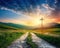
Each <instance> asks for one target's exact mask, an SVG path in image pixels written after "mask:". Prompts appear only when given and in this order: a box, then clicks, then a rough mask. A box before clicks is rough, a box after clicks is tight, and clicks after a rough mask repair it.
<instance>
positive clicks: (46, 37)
mask: <svg viewBox="0 0 60 48" xmlns="http://www.w3.org/2000/svg"><path fill="white" fill-rule="evenodd" d="M35 34H36V35H37V36H38V37H40V38H42V39H44V40H46V41H47V42H49V43H51V44H52V45H54V46H56V47H57V48H59V47H60V37H53V36H49V35H44V34H37V33H35Z"/></svg>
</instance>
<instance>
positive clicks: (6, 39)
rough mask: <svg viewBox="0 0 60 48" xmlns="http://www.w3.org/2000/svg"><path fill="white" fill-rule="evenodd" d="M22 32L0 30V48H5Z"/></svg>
mask: <svg viewBox="0 0 60 48" xmlns="http://www.w3.org/2000/svg"><path fill="white" fill-rule="evenodd" d="M22 34H23V32H0V48H7V46H8V45H10V44H11V43H12V42H13V41H14V40H16V39H17V38H19V37H20V36H21V35H22Z"/></svg>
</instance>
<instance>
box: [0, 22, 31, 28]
mask: <svg viewBox="0 0 60 48" xmlns="http://www.w3.org/2000/svg"><path fill="white" fill-rule="evenodd" d="M0 28H3V29H30V27H28V26H25V25H20V24H14V23H4V22H0Z"/></svg>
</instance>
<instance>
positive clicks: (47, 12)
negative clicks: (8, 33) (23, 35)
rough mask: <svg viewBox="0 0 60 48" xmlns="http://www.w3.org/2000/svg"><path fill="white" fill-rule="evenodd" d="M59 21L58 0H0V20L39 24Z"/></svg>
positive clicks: (32, 24) (59, 3) (59, 0)
mask: <svg viewBox="0 0 60 48" xmlns="http://www.w3.org/2000/svg"><path fill="white" fill-rule="evenodd" d="M41 18H43V24H44V26H48V25H49V23H60V0H0V22H8V23H16V24H23V25H27V26H35V27H36V26H39V25H40V24H41V20H40V19H41Z"/></svg>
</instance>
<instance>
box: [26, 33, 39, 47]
mask: <svg viewBox="0 0 60 48" xmlns="http://www.w3.org/2000/svg"><path fill="white" fill-rule="evenodd" d="M27 44H28V45H30V48H38V46H37V45H36V44H35V43H34V42H32V38H31V34H30V33H29V35H28V37H27Z"/></svg>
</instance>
